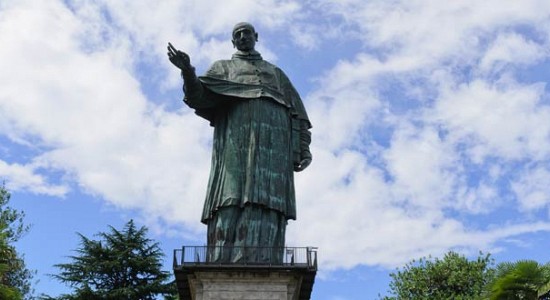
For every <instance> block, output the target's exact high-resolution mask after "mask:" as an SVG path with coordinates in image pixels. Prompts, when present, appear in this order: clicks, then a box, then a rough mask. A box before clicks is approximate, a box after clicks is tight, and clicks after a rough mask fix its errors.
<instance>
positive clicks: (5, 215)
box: [0, 184, 33, 299]
mask: <svg viewBox="0 0 550 300" xmlns="http://www.w3.org/2000/svg"><path fill="white" fill-rule="evenodd" d="M10 198H11V194H10V193H9V192H8V190H7V189H6V188H5V186H4V184H2V185H1V186H0V299H31V298H32V289H31V280H32V277H33V272H32V271H30V270H29V269H27V267H26V265H25V261H24V259H23V256H22V255H21V254H20V253H18V252H17V250H16V248H15V246H14V244H15V242H17V241H18V240H19V239H20V238H21V237H22V236H23V235H24V234H25V233H26V232H28V230H29V226H28V225H25V224H24V222H23V219H24V217H25V213H24V212H22V211H18V210H16V209H13V208H11V207H9V206H8V204H9V201H10Z"/></svg>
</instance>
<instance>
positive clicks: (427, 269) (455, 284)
mask: <svg viewBox="0 0 550 300" xmlns="http://www.w3.org/2000/svg"><path fill="white" fill-rule="evenodd" d="M491 265H492V259H491V258H490V255H489V254H487V255H483V254H480V255H479V256H478V258H477V259H476V260H473V261H470V260H468V259H467V258H466V257H464V256H462V255H460V254H458V253H456V252H453V251H451V252H448V253H447V254H445V256H444V257H443V258H442V259H439V258H435V259H434V258H432V257H428V258H421V259H419V260H413V261H411V262H410V263H408V264H406V265H405V267H403V268H402V269H401V270H399V269H398V270H397V271H396V272H394V273H392V274H390V276H391V278H392V281H391V282H390V291H389V292H390V293H391V294H392V296H385V297H383V298H382V299H383V300H433V299H438V300H444V299H449V300H451V299H452V300H477V299H481V296H482V294H483V291H484V287H485V285H486V283H487V282H488V281H489V280H490V279H491V278H492V272H493V271H492V269H491Z"/></svg>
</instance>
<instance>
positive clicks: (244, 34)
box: [231, 27, 258, 51]
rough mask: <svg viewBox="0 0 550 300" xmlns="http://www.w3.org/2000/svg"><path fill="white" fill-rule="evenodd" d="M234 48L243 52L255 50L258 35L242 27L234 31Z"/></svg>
mask: <svg viewBox="0 0 550 300" xmlns="http://www.w3.org/2000/svg"><path fill="white" fill-rule="evenodd" d="M231 41H232V42H233V46H235V47H236V48H237V49H239V50H241V51H250V50H254V46H255V45H256V41H258V33H256V32H254V30H252V29H250V28H248V27H241V28H238V29H236V30H235V31H233V40H231Z"/></svg>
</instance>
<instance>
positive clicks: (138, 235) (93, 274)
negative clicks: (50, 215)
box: [45, 220, 174, 300]
mask: <svg viewBox="0 0 550 300" xmlns="http://www.w3.org/2000/svg"><path fill="white" fill-rule="evenodd" d="M146 234H147V228H146V227H141V228H140V229H137V228H136V226H135V225H134V222H133V220H130V221H129V222H128V223H126V225H125V226H124V229H123V230H122V231H119V230H117V229H115V228H114V227H112V226H110V231H109V232H106V233H105V232H101V233H99V234H98V236H99V237H100V238H101V239H100V240H92V239H89V238H87V237H85V236H83V235H82V234H79V236H80V240H81V241H80V248H79V249H77V250H76V252H77V255H75V256H70V259H71V260H72V261H71V262H70V263H65V264H57V265H56V267H57V268H59V269H60V270H61V272H60V273H59V274H57V275H53V276H54V277H55V278H57V279H58V280H60V281H61V282H64V283H66V284H68V285H69V286H70V287H72V288H73V289H74V292H73V293H72V294H68V295H62V296H60V297H59V298H58V299H81V300H86V299H90V300H91V299H105V300H107V299H113V300H115V299H116V300H121V299H128V300H137V299H140V300H148V299H155V298H156V296H157V295H169V294H172V293H173V292H174V284H173V282H167V281H168V279H169V277H170V276H171V275H170V273H169V272H164V271H162V270H161V267H162V258H163V256H164V255H163V253H162V251H161V249H160V247H159V245H158V243H156V242H154V241H153V240H151V239H149V238H147V236H146ZM45 299H51V298H45Z"/></svg>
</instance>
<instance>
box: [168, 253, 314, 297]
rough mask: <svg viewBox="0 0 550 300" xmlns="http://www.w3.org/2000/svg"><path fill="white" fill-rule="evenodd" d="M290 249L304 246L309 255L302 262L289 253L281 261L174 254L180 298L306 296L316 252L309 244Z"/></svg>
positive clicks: (310, 285) (309, 290)
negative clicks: (240, 261)
mask: <svg viewBox="0 0 550 300" xmlns="http://www.w3.org/2000/svg"><path fill="white" fill-rule="evenodd" d="M186 248H187V251H189V248H193V247H184V248H183V249H182V250H181V251H182V253H185V252H186V250H185V249H186ZM289 249H290V250H286V251H287V252H285V253H293V255H294V254H297V252H300V251H299V250H298V249H307V255H308V256H307V257H308V258H307V259H304V263H300V261H301V260H295V256H292V260H289V261H285V262H284V263H280V264H254V263H247V264H235V263H233V264H219V263H208V262H205V261H201V259H200V257H202V255H191V256H190V257H194V258H195V261H194V262H185V258H184V257H185V256H184V255H182V256H181V261H178V259H177V256H176V255H175V256H174V274H175V276H176V284H177V286H178V293H179V295H180V299H181V300H233V299H244V300H252V299H254V300H260V299H261V300H264V299H265V300H308V299H310V297H311V292H312V289H313V283H314V281H315V275H316V273H317V256H316V255H317V252H316V250H312V249H314V248H311V247H308V248H289ZM195 250H196V249H195ZM176 251H179V250H176ZM175 254H176V252H175ZM300 257H302V256H300ZM303 257H304V258H305V256H303Z"/></svg>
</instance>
